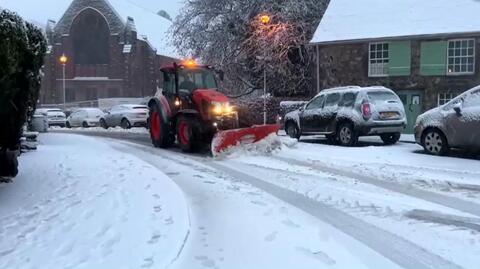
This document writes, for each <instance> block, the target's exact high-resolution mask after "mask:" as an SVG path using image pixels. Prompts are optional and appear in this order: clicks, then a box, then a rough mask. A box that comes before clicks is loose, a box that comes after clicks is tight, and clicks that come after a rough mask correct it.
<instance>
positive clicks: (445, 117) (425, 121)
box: [415, 86, 480, 155]
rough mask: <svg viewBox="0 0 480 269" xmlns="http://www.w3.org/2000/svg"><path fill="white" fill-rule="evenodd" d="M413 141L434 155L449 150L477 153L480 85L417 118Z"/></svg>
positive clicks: (479, 135) (442, 153) (479, 121)
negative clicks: (458, 149) (464, 150)
mask: <svg viewBox="0 0 480 269" xmlns="http://www.w3.org/2000/svg"><path fill="white" fill-rule="evenodd" d="M415 140H416V142H417V143H418V144H420V145H421V146H422V147H423V148H424V149H425V151H426V152H428V153H430V154H433V155H445V154H447V153H448V151H449V150H450V149H451V148H460V149H468V150H471V151H480V86H478V87H475V88H473V89H471V90H469V91H467V92H465V93H463V94H461V95H460V96H458V97H456V98H455V99H453V100H451V101H450V102H448V103H446V104H445V105H443V106H440V107H437V108H434V109H432V110H429V111H427V112H425V113H424V114H422V115H420V116H419V117H418V118H417V122H416V123H415Z"/></svg>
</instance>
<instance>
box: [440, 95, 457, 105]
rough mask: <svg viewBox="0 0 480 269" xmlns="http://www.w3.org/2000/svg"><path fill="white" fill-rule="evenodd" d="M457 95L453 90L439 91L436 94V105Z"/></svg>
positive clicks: (444, 102)
mask: <svg viewBox="0 0 480 269" xmlns="http://www.w3.org/2000/svg"><path fill="white" fill-rule="evenodd" d="M457 96H458V95H457V94H455V93H454V92H439V93H438V94H437V105H438V106H442V105H444V104H446V103H448V102H450V101H452V100H453V99H455V97H457Z"/></svg>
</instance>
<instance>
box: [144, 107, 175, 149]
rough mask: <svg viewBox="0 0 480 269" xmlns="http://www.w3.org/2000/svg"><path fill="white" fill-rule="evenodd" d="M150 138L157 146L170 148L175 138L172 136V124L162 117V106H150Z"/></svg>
mask: <svg viewBox="0 0 480 269" xmlns="http://www.w3.org/2000/svg"><path fill="white" fill-rule="evenodd" d="M149 119H150V122H149V125H150V128H149V130H150V138H151V139H152V144H153V145H154V146H155V147H156V148H168V147H170V146H172V145H173V143H174V142H175V140H174V139H173V138H172V134H171V131H170V126H169V125H168V123H166V122H165V120H164V118H163V117H162V114H161V111H160V108H159V107H158V106H157V105H154V106H152V107H150V118H149Z"/></svg>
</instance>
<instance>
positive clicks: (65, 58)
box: [60, 53, 68, 110]
mask: <svg viewBox="0 0 480 269" xmlns="http://www.w3.org/2000/svg"><path fill="white" fill-rule="evenodd" d="M67 62H68V58H67V56H65V53H64V54H62V56H61V57H60V63H61V64H62V67H63V110H65V109H66V106H67V105H66V99H65V92H66V90H65V65H66V64H67Z"/></svg>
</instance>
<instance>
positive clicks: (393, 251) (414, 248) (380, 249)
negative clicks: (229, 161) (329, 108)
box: [98, 135, 462, 269]
mask: <svg viewBox="0 0 480 269" xmlns="http://www.w3.org/2000/svg"><path fill="white" fill-rule="evenodd" d="M98 136H102V137H107V138H113V139H115V140H129V142H126V143H125V144H129V145H131V146H134V145H133V144H137V145H138V147H141V148H143V149H144V150H147V151H149V152H150V153H153V154H155V155H159V156H161V157H163V158H165V159H167V160H171V161H176V162H178V163H180V164H183V165H187V164H189V165H190V166H192V165H194V164H195V163H197V164H199V165H201V166H206V167H209V168H210V169H212V171H211V172H215V171H217V172H221V173H224V174H226V175H228V176H230V177H233V178H235V179H236V180H239V181H243V182H246V183H249V184H251V185H252V186H254V187H256V188H259V189H261V190H263V191H265V192H266V193H268V194H270V195H272V196H274V197H276V198H278V199H280V200H282V201H284V202H286V203H288V204H290V205H292V206H294V207H296V208H298V209H300V210H302V211H304V212H306V213H308V214H310V215H312V216H314V217H316V218H317V219H319V220H320V221H323V222H325V223H328V224H330V225H332V226H333V227H335V228H337V229H338V230H340V231H342V232H344V233H345V234H347V235H349V236H351V237H353V238H354V239H356V240H358V241H359V242H361V243H363V244H364V245H366V246H368V247H370V248H371V249H372V250H374V251H376V252H377V253H379V254H380V255H382V256H384V257H385V258H387V259H389V260H391V261H392V262H394V263H396V264H398V265H399V266H401V267H403V268H405V269H443V268H445V269H461V268H462V267H460V266H459V265H457V264H455V263H453V262H451V261H448V260H445V259H444V258H442V257H440V256H438V255H436V254H432V253H430V252H428V251H427V250H426V249H424V248H422V247H420V246H418V245H415V244H414V243H412V242H410V241H408V240H406V239H404V238H401V237H399V236H396V235H394V234H392V233H389V232H387V231H385V230H382V229H380V228H378V227H376V226H375V225H372V224H369V223H367V222H365V221H362V220H361V219H357V218H355V217H353V216H350V215H348V214H347V213H344V212H342V211H340V210H338V209H335V208H332V207H330V206H328V205H326V204H323V203H321V202H318V201H315V200H312V199H310V198H308V197H306V196H304V195H301V194H299V193H296V192H294V191H290V190H288V189H285V188H282V187H279V186H277V185H274V184H272V183H268V182H266V181H264V180H262V179H259V178H256V177H253V176H250V175H248V174H245V173H243V172H241V171H237V170H234V169H232V168H229V167H226V166H224V165H222V164H220V163H219V162H216V161H213V160H212V159H209V158H202V157H198V156H188V155H184V154H181V153H178V152H173V151H167V150H161V149H154V148H151V147H149V143H146V141H143V139H138V140H137V139H128V138H127V137H122V138H119V137H108V136H107V135H98ZM189 161H193V162H194V163H190V162H189ZM287 162H290V160H287ZM305 164H307V163H304V164H303V165H300V166H305ZM194 166H195V165H194ZM312 166H314V165H312ZM308 167H310V166H308ZM192 168H193V169H195V170H196V169H199V168H200V167H192ZM312 168H314V169H315V170H318V168H316V167H312ZM202 171H203V172H206V171H205V170H202ZM330 173H332V172H330ZM334 174H335V173H334Z"/></svg>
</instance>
